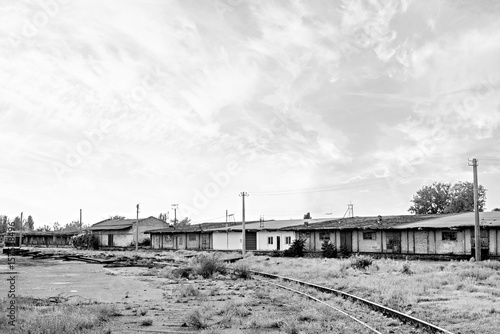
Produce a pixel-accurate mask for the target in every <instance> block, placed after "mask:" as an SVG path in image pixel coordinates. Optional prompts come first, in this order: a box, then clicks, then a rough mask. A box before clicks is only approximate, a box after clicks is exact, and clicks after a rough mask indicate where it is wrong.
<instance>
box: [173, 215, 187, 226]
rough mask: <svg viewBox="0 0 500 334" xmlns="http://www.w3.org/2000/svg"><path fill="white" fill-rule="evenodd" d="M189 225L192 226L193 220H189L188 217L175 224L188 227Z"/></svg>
mask: <svg viewBox="0 0 500 334" xmlns="http://www.w3.org/2000/svg"><path fill="white" fill-rule="evenodd" d="M188 225H191V219H189V218H188V217H186V218H184V219H183V220H181V221H179V222H177V224H175V226H188Z"/></svg>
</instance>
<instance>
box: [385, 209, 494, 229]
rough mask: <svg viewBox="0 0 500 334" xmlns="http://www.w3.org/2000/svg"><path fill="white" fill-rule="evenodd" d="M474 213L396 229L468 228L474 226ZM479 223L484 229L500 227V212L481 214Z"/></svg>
mask: <svg viewBox="0 0 500 334" xmlns="http://www.w3.org/2000/svg"><path fill="white" fill-rule="evenodd" d="M474 222H475V220H474V212H466V213H458V214H452V215H446V216H441V217H439V218H435V219H429V220H425V221H420V222H415V223H410V224H403V225H399V226H397V227H395V228H397V229H413V228H450V227H467V226H474ZM479 222H480V225H481V226H483V227H488V226H496V227H500V212H499V211H493V212H480V213H479Z"/></svg>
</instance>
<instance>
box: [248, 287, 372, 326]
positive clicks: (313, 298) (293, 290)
mask: <svg viewBox="0 0 500 334" xmlns="http://www.w3.org/2000/svg"><path fill="white" fill-rule="evenodd" d="M257 280H258V281H260V282H266V283H268V284H272V285H275V286H278V287H280V288H282V289H285V290H289V291H292V292H295V293H297V294H300V295H302V296H304V297H307V298H309V299H312V300H314V301H317V302H318V303H321V304H323V305H326V306H328V307H329V308H332V309H334V310H335V311H337V312H340V313H342V314H343V315H345V316H347V317H349V318H351V319H352V320H354V321H356V322H357V323H359V324H361V325H363V326H364V327H366V328H368V329H369V330H371V331H372V332H374V333H377V334H382V333H381V332H379V331H378V330H376V329H375V328H373V327H370V326H369V325H368V324H366V323H364V322H363V321H361V320H359V319H358V318H355V317H353V316H352V315H350V314H348V313H346V312H344V311H342V310H341V309H338V308H336V307H335V306H332V305H330V304H328V303H326V302H324V301H322V300H319V299H318V298H316V297H314V296H311V295H309V294H307V293H305V292H302V291H299V290H295V289H292V288H290V287H287V286H284V285H281V284H277V283H273V282H269V281H265V280H263V279H257Z"/></svg>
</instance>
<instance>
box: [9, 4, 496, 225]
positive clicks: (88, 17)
mask: <svg viewBox="0 0 500 334" xmlns="http://www.w3.org/2000/svg"><path fill="white" fill-rule="evenodd" d="M499 18H500V3H499V2H497V1H477V0H474V1H472V0H471V1H455V0H453V1H452V0H450V1H434V0H428V1H330V0H329V1H319V0H313V1H305V0H304V1H293V0H289V1H268V0H265V1H264V0H262V1H256V0H255V1H243V0H196V1H195V0H191V1H173V0H166V1H165V0H149V1H144V0H143V1H130V0H126V1H125V0H120V1H118V0H116V1H97V0H95V1H94V0H87V1H79V0H64V1H63V0H60V1H57V0H44V1H27V0H26V1H18V0H10V1H2V2H1V3H0V36H2V38H1V39H0V157H1V159H0V185H1V195H0V214H6V215H9V216H11V217H14V216H15V215H18V214H19V213H20V212H21V211H23V212H24V215H25V217H26V216H27V215H32V216H33V218H34V220H35V224H36V226H40V225H43V224H51V223H53V222H56V221H57V222H59V223H60V224H63V225H64V224H65V223H67V222H70V221H72V220H77V219H78V216H79V209H80V208H81V209H83V218H84V223H87V224H92V223H95V222H97V221H99V220H102V219H105V218H107V217H108V216H110V215H115V214H118V215H123V216H127V217H130V218H133V217H135V205H136V204H137V203H140V205H141V213H140V215H141V216H149V215H154V216H158V214H159V213H162V212H167V211H170V212H172V209H171V204H174V203H175V204H179V210H178V217H180V218H183V217H185V216H189V218H191V219H192V220H193V222H201V221H215V220H219V221H221V220H224V219H225V218H224V217H225V210H228V211H229V213H234V214H235V217H236V219H237V220H240V219H241V197H239V193H240V192H242V191H245V192H247V193H248V194H249V197H246V208H247V220H248V219H258V218H259V217H260V216H261V215H264V217H265V218H266V219H271V218H274V219H283V218H301V217H302V215H303V214H304V213H306V212H311V215H312V216H313V218H320V217H331V216H335V217H338V216H343V215H344V213H345V211H346V209H347V204H348V203H350V202H352V203H353V204H354V214H355V215H379V214H380V215H389V214H404V213H407V209H408V208H409V206H410V200H411V198H412V195H413V194H414V193H415V191H416V190H418V189H420V188H421V187H422V186H423V185H427V184H430V183H432V182H434V181H443V182H452V183H455V182H457V181H472V168H471V167H469V166H468V159H469V158H474V157H476V158H478V159H479V181H480V183H481V184H482V185H483V186H484V187H485V188H486V189H488V193H487V202H486V207H487V209H493V208H494V207H500V188H499V184H500V174H499V171H500V146H499V139H500V132H499V125H500V94H499V79H500V19H499ZM489 159H491V160H489ZM327 213H331V215H329V216H328V215H327ZM171 216H172V214H171Z"/></svg>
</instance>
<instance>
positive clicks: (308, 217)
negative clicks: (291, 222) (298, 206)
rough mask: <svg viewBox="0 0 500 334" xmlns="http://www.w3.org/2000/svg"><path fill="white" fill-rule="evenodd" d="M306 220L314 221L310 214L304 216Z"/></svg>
mask: <svg viewBox="0 0 500 334" xmlns="http://www.w3.org/2000/svg"><path fill="white" fill-rule="evenodd" d="M304 219H312V217H311V214H310V213H309V212H308V213H306V214H305V215H304Z"/></svg>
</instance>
